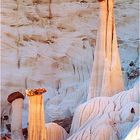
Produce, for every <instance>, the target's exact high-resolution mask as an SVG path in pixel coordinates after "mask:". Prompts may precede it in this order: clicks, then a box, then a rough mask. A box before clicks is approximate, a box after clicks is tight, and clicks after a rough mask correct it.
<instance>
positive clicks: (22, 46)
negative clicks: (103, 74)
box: [1, 0, 139, 127]
mask: <svg viewBox="0 0 140 140" xmlns="http://www.w3.org/2000/svg"><path fill="white" fill-rule="evenodd" d="M138 2H139V1H138V0H135V1H133V0H131V1H128V0H124V1H120V0H116V3H115V15H116V27H117V37H118V43H119V49H120V55H121V62H122V69H123V73H124V78H125V81H126V85H130V86H131V84H132V83H133V82H134V81H135V79H136V77H137V76H136V77H135V76H131V74H132V73H134V72H132V70H135V71H136V70H137V71H139V69H138V65H139V64H138V41H139V37H138V36H139V33H138ZM51 12H52V16H53V17H52V18H51V19H50V18H48V15H49V7H48V2H47V1H45V0H43V1H42V0H40V2H39V3H36V2H34V3H33V1H31V0H24V1H22V0H18V1H15V0H2V6H1V19H2V21H1V27H2V33H1V34H2V41H1V46H2V48H1V52H2V53H1V60H2V63H1V65H2V75H1V77H2V90H1V92H2V98H1V103H2V115H5V114H8V115H9V113H10V111H9V110H10V109H9V106H7V102H6V98H7V96H8V94H10V93H11V92H15V91H20V92H21V93H24V92H25V89H26V88H36V87H46V88H47V89H48V95H46V96H45V108H46V109H45V110H46V120H47V122H49V121H53V120H57V119H64V118H65V117H68V116H71V115H73V112H74V110H75V108H76V106H77V105H79V104H81V103H83V102H84V101H86V98H87V92H88V85H89V78H90V75H91V69H92V63H93V58H94V56H93V52H94V47H95V45H96V36H97V27H98V13H99V6H98V3H97V1H92V0H85V1H80V0H78V1H74V0H52V4H51ZM131 61H133V62H134V65H135V66H129V64H130V63H131ZM137 73H138V72H137ZM129 77H131V78H129ZM27 109H28V102H27V99H25V100H24V114H23V122H24V123H23V125H24V127H27V113H28V111H27Z"/></svg>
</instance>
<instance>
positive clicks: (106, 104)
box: [69, 84, 140, 140]
mask: <svg viewBox="0 0 140 140" xmlns="http://www.w3.org/2000/svg"><path fill="white" fill-rule="evenodd" d="M139 94H140V93H139V84H137V85H135V86H134V88H132V89H130V90H128V91H123V92H120V93H119V94H116V95H114V96H113V97H96V98H94V99H91V100H89V101H87V102H86V103H84V104H82V105H80V106H79V107H78V108H77V109H76V111H75V114H74V118H73V122H72V127H71V132H70V134H71V135H72V136H71V137H70V138H69V139H70V140H71V139H72V140H74V139H76V137H77V139H83V140H84V138H86V140H88V138H89V139H90V138H91V139H92V138H93V139H96V138H95V137H94V136H95V135H96V134H98V135H99V134H100V133H101V130H103V131H102V132H104V129H103V127H102V126H104V125H105V127H107V128H108V129H110V130H111V131H110V133H109V134H107V133H106V134H107V135H106V134H103V136H102V140H104V137H106V139H108V138H110V137H112V136H113V137H114V138H113V140H114V139H115V138H116V135H115V134H116V133H117V137H120V138H122V137H125V136H126V135H127V133H128V132H129V130H130V128H131V127H132V126H133V124H134V123H135V121H134V120H133V119H134V117H137V116H138V114H139V110H138V108H139V97H140V95H139ZM110 112H111V113H110ZM108 114H109V115H108ZM111 127H112V128H111ZM114 130H115V131H114ZM117 130H119V131H117ZM106 131H107V130H106ZM99 132H100V133H99ZM108 132H109V131H108ZM92 134H93V135H94V134H95V135H94V136H92ZM80 135H81V136H82V135H83V138H82V137H80ZM100 135H102V134H100ZM100 135H99V136H100ZM109 135H111V136H109ZM100 138H101V137H100Z"/></svg>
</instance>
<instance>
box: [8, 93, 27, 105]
mask: <svg viewBox="0 0 140 140" xmlns="http://www.w3.org/2000/svg"><path fill="white" fill-rule="evenodd" d="M18 98H22V99H24V95H23V94H22V93H20V92H19V91H16V92H13V93H11V94H10V95H9V96H8V98H7V101H8V102H9V103H12V102H13V101H14V100H15V99H18Z"/></svg>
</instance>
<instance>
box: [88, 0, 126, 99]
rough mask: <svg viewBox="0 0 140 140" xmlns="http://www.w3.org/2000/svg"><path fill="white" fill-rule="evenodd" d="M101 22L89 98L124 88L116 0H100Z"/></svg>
mask: <svg viewBox="0 0 140 140" xmlns="http://www.w3.org/2000/svg"><path fill="white" fill-rule="evenodd" d="M99 4H100V14H99V18H100V22H99V29H98V34H97V45H96V47H95V51H94V58H95V59H94V62H93V68H92V75H91V82H90V86H89V94H88V99H91V98H93V97H97V96H112V95H114V94H116V93H118V92H120V91H122V90H123V88H124V83H123V78H122V71H121V64H120V57H119V51H118V45H117V37H116V29H115V20H114V10H113V6H114V0H99Z"/></svg>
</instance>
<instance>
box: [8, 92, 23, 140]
mask: <svg viewBox="0 0 140 140" xmlns="http://www.w3.org/2000/svg"><path fill="white" fill-rule="evenodd" d="M23 99H24V96H23V94H21V93H20V92H14V93H12V94H10V95H9V96H8V99H7V100H8V102H9V103H11V104H12V116H11V118H12V121H11V133H12V140H23V139H24V137H23V133H22V107H23Z"/></svg>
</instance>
